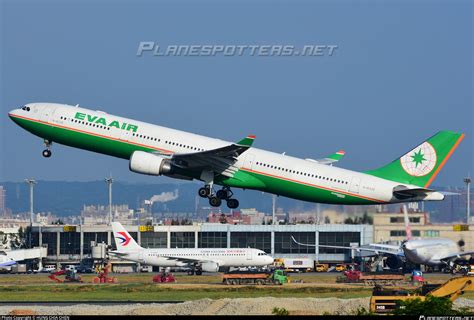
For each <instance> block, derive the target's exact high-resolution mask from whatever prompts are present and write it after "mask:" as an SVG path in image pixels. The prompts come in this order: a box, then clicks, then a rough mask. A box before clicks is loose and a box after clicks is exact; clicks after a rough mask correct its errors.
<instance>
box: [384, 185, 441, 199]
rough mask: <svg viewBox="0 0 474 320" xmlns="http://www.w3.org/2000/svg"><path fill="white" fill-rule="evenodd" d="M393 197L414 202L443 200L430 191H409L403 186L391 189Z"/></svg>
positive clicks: (422, 189) (439, 194) (423, 189)
mask: <svg viewBox="0 0 474 320" xmlns="http://www.w3.org/2000/svg"><path fill="white" fill-rule="evenodd" d="M393 196H394V197H395V198H397V199H399V200H406V199H412V198H413V200H415V199H414V198H416V200H443V199H444V195H443V194H442V193H440V192H437V191H435V190H432V189H426V188H413V189H409V188H407V187H405V186H397V187H395V188H393Z"/></svg>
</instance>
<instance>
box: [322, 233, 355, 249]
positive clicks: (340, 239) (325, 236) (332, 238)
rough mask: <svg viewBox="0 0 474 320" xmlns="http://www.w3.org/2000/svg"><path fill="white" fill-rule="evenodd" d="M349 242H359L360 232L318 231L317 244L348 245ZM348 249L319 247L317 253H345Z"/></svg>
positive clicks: (349, 244)
mask: <svg viewBox="0 0 474 320" xmlns="http://www.w3.org/2000/svg"><path fill="white" fill-rule="evenodd" d="M351 243H360V232H320V233H319V244H320V245H328V246H343V247H350V246H351ZM347 252H348V250H344V249H334V248H319V253H333V254H334V253H339V254H340V253H342V254H344V253H347Z"/></svg>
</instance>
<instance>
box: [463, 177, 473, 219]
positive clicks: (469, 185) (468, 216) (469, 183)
mask: <svg viewBox="0 0 474 320" xmlns="http://www.w3.org/2000/svg"><path fill="white" fill-rule="evenodd" d="M471 181H472V180H471V177H466V178H464V183H465V184H466V191H467V210H466V211H467V212H466V224H469V220H470V218H471Z"/></svg>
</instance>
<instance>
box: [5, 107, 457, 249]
mask: <svg viewBox="0 0 474 320" xmlns="http://www.w3.org/2000/svg"><path fill="white" fill-rule="evenodd" d="M9 116H10V118H11V119H12V120H13V121H14V122H15V123H16V124H18V125H19V126H21V127H22V128H24V129H25V130H27V131H29V132H31V133H32V134H34V135H36V136H39V137H41V138H42V139H43V140H44V143H45V145H46V149H45V150H43V156H44V157H50V156H51V145H52V143H53V142H56V143H60V144H63V145H67V146H71V147H75V148H80V149H84V150H89V151H92V152H97V153H101V154H105V155H110V156H114V157H118V158H122V159H125V160H127V161H128V163H129V169H130V170H131V171H133V172H136V173H140V174H147V175H154V176H160V175H164V176H168V177H171V178H176V179H184V180H194V179H196V180H200V181H202V182H203V184H204V185H203V187H202V188H200V189H199V190H198V194H199V195H200V196H201V197H203V198H207V199H208V200H209V204H210V205H211V206H214V207H218V206H220V205H221V204H222V202H223V201H225V202H226V204H227V206H228V207H229V208H237V207H238V206H239V202H238V200H237V199H235V198H234V197H233V193H232V190H231V188H243V189H253V190H260V191H264V192H268V193H273V194H277V195H280V196H285V197H289V198H294V199H299V200H304V201H311V202H320V203H329V204H343V205H351V204H357V205H360V204H387V203H398V202H412V201H431V200H443V198H444V196H443V194H441V193H439V192H436V191H435V190H432V189H430V188H429V186H430V185H431V183H432V182H433V180H434V179H435V178H436V176H437V174H438V173H439V171H440V170H441V168H442V167H443V166H444V165H445V163H446V161H447V160H448V159H449V157H450V156H451V155H452V153H453V152H454V150H455V149H456V147H457V146H458V145H459V143H460V142H461V140H462V139H463V138H464V134H461V133H456V132H451V131H440V132H438V133H437V134H435V135H434V136H432V137H431V138H429V139H427V140H426V141H424V142H422V143H421V144H419V145H418V146H416V147H415V148H413V149H411V150H410V151H408V152H407V153H405V154H404V155H402V156H401V157H399V158H397V159H395V160H394V161H393V162H391V163H389V164H387V165H385V166H382V167H380V168H378V169H375V170H370V171H366V172H356V171H351V170H346V169H342V168H339V167H336V166H335V165H334V164H336V163H337V162H338V161H340V160H341V159H342V158H343V156H344V154H345V153H344V151H342V150H341V151H338V152H336V153H333V154H331V155H328V156H325V157H322V158H321V159H299V158H295V157H291V156H288V155H285V154H279V153H274V152H270V151H265V150H262V149H257V148H254V147H253V143H254V141H255V136H254V135H249V136H247V137H245V138H243V139H240V140H238V141H237V142H234V143H232V142H227V141H223V140H219V139H213V138H209V137H205V136H200V135H196V134H192V133H188V132H185V131H179V130H174V129H170V128H165V127H161V126H157V125H154V124H149V123H145V122H140V121H135V120H131V119H126V118H122V117H118V116H114V115H110V114H107V113H105V112H102V111H93V110H89V109H84V108H80V107H78V106H70V105H64V104H55V103H31V104H27V105H25V106H23V107H22V108H19V109H15V110H12V111H11V112H10V113H9ZM217 186H220V188H218V187H217ZM122 239H123V243H124V244H125V243H127V245H132V244H133V242H132V240H130V242H127V241H129V240H128V239H127V237H125V236H122ZM120 241H122V240H120Z"/></svg>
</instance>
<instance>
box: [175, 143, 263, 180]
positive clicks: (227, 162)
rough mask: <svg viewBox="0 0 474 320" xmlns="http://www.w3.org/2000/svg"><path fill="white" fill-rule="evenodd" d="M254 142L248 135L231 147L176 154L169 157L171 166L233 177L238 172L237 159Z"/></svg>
mask: <svg viewBox="0 0 474 320" xmlns="http://www.w3.org/2000/svg"><path fill="white" fill-rule="evenodd" d="M254 140H255V136H254V135H249V136H247V137H246V138H244V139H242V140H240V141H239V142H236V143H233V144H231V145H228V146H225V147H221V148H217V149H212V150H207V151H201V152H193V153H178V154H174V155H172V156H171V161H172V163H173V165H175V166H177V167H179V168H182V169H196V170H197V169H200V170H210V171H213V172H215V173H218V174H222V175H224V176H227V177H233V175H234V173H235V172H236V171H237V170H238V168H237V167H235V166H234V164H235V162H237V157H238V156H240V155H241V154H242V153H244V152H245V151H247V150H248V149H249V148H250V147H251V146H252V143H253V141H254Z"/></svg>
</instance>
